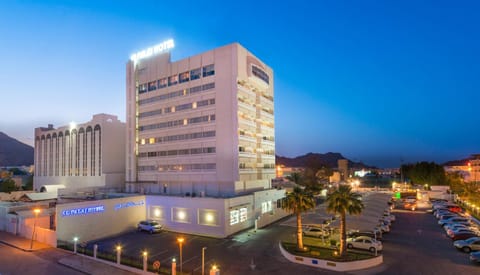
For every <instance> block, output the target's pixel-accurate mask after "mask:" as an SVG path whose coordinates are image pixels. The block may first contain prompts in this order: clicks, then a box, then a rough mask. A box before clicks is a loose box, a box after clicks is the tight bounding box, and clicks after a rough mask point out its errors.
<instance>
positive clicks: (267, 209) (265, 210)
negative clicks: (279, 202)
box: [262, 201, 272, 214]
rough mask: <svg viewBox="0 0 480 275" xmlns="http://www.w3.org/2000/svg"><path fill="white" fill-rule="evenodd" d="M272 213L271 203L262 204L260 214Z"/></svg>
mask: <svg viewBox="0 0 480 275" xmlns="http://www.w3.org/2000/svg"><path fill="white" fill-rule="evenodd" d="M269 212H272V201H265V202H262V214H265V213H269Z"/></svg>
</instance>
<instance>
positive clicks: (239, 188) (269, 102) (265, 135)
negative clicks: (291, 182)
mask: <svg viewBox="0 0 480 275" xmlns="http://www.w3.org/2000/svg"><path fill="white" fill-rule="evenodd" d="M171 44H172V45H173V41H172V42H171ZM160 46H161V47H160ZM165 49H166V48H165V47H163V45H158V46H156V47H152V48H150V49H147V50H146V51H142V52H139V53H137V54H136V55H134V56H132V59H133V60H130V61H129V62H128V63H127V66H126V93H127V139H126V153H127V157H126V190H127V192H142V193H143V192H145V193H154V194H155V193H156V194H173V195H187V196H188V195H191V196H204V195H205V196H224V197H230V196H235V195H239V194H246V193H251V192H253V191H256V190H264V189H268V188H270V182H271V179H273V178H275V128H274V103H273V95H274V87H273V82H274V81H273V71H272V69H271V68H270V67H268V66H267V65H266V64H265V63H263V62H262V61H260V60H259V59H258V58H256V57H255V56H254V55H253V54H252V53H250V52H249V51H248V50H246V49H245V48H244V47H242V46H241V45H239V44H238V43H233V44H230V45H226V46H223V47H220V48H216V49H213V50H210V51H207V52H205V53H202V54H199V55H195V56H191V57H188V58H185V59H182V60H179V61H176V62H171V60H170V53H169V52H167V51H165ZM161 51H163V52H162V53H156V52H161Z"/></svg>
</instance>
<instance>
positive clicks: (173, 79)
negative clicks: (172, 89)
mask: <svg viewBox="0 0 480 275" xmlns="http://www.w3.org/2000/svg"><path fill="white" fill-rule="evenodd" d="M177 83H178V75H172V76H170V77H169V78H168V86H173V85H177Z"/></svg>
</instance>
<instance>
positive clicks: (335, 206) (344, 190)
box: [327, 185, 365, 256]
mask: <svg viewBox="0 0 480 275" xmlns="http://www.w3.org/2000/svg"><path fill="white" fill-rule="evenodd" d="M364 208H365V206H364V205H363V203H362V200H361V195H360V194H359V193H355V192H352V187H350V186H349V185H340V186H339V187H338V189H336V190H335V191H334V192H332V193H330V194H329V195H328V196H327V212H330V213H333V214H340V256H343V255H345V252H346V251H347V247H346V242H347V230H346V226H347V225H346V216H347V213H348V214H350V215H357V214H360V213H362V210H363V209H364Z"/></svg>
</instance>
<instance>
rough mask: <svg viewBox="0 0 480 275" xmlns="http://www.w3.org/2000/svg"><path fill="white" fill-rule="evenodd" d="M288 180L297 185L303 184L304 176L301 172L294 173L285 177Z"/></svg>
mask: <svg viewBox="0 0 480 275" xmlns="http://www.w3.org/2000/svg"><path fill="white" fill-rule="evenodd" d="M285 178H286V179H287V180H289V181H291V182H293V183H295V184H296V185H301V184H302V174H301V173H299V172H293V173H291V174H290V175H288V176H286V177H285Z"/></svg>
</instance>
